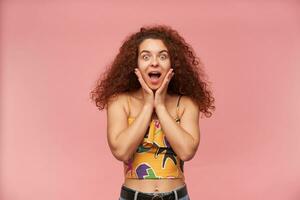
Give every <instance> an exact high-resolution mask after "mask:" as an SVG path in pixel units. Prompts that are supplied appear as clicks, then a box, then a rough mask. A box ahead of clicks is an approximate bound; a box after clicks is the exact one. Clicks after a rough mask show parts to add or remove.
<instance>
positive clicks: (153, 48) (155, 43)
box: [139, 38, 168, 52]
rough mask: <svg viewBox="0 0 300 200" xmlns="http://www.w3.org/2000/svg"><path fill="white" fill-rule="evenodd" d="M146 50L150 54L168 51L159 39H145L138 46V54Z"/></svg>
mask: <svg viewBox="0 0 300 200" xmlns="http://www.w3.org/2000/svg"><path fill="white" fill-rule="evenodd" d="M143 50H147V51H150V52H160V51H162V50H166V51H168V49H167V47H166V46H165V44H164V43H163V41H162V40H160V39H151V38H149V39H145V40H143V41H142V42H141V44H140V45H139V52H141V51H143Z"/></svg>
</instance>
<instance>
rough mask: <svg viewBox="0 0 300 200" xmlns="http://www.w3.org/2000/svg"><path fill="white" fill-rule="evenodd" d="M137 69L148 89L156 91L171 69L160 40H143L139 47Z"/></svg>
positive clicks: (168, 58)
mask: <svg viewBox="0 0 300 200" xmlns="http://www.w3.org/2000/svg"><path fill="white" fill-rule="evenodd" d="M138 68H139V70H140V71H141V74H142V76H143V79H144V80H145V82H146V83H147V85H148V87H149V88H151V89H152V90H157V89H158V88H159V87H160V85H161V84H162V82H163V80H164V77H165V76H166V74H167V72H168V70H169V69H170V68H171V61H170V56H169V52H168V49H167V47H166V46H165V45H164V43H163V42H162V40H160V39H150V38H149V39H145V40H143V41H142V42H141V44H140V46H139V54H138Z"/></svg>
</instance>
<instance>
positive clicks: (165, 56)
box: [160, 54, 168, 60]
mask: <svg viewBox="0 0 300 200" xmlns="http://www.w3.org/2000/svg"><path fill="white" fill-rule="evenodd" d="M167 57H168V56H167V55H165V54H162V55H161V56H160V58H161V59H162V60H164V59H167Z"/></svg>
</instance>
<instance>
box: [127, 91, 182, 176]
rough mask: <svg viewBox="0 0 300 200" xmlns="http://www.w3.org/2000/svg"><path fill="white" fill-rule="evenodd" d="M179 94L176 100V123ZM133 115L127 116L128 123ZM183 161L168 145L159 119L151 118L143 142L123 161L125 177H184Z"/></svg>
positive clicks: (178, 120)
mask: <svg viewBox="0 0 300 200" xmlns="http://www.w3.org/2000/svg"><path fill="white" fill-rule="evenodd" d="M180 98H181V96H179V98H178V101H177V108H176V112H177V118H176V119H175V120H176V122H177V123H179V122H180V118H179V117H178V108H179V101H180ZM133 121H134V118H133V117H129V118H128V124H129V125H130V124H131V123H132V122H133ZM183 166H184V162H183V161H182V160H180V159H179V157H178V156H177V155H176V153H175V152H174V151H173V149H172V147H171V146H170V144H169V142H168V140H167V138H166V136H165V134H164V133H163V131H162V128H161V126H160V123H159V120H157V119H153V120H152V121H151V123H150V125H149V128H148V129H147V132H146V134H145V136H144V140H143V142H142V143H141V144H140V145H139V146H138V148H137V150H136V152H135V153H134V154H133V156H132V157H131V158H130V159H129V160H128V161H127V162H124V174H125V178H135V179H163V178H170V179H171V178H184V174H183Z"/></svg>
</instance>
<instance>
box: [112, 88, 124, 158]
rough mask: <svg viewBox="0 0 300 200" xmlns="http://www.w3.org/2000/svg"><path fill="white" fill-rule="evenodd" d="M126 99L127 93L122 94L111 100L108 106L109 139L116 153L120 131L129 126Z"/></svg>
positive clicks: (113, 151)
mask: <svg viewBox="0 0 300 200" xmlns="http://www.w3.org/2000/svg"><path fill="white" fill-rule="evenodd" d="M126 101H127V99H126V95H125V94H121V95H118V96H117V98H115V99H113V100H110V101H109V103H108V106H107V140H108V144H109V147H110V149H111V151H112V153H113V154H114V155H115V153H116V150H117V147H118V144H117V138H118V136H119V134H120V132H121V131H122V130H124V129H126V128H127V127H128V122H127V113H126V111H125V105H126V104H125V103H126Z"/></svg>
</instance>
